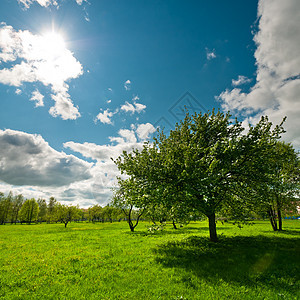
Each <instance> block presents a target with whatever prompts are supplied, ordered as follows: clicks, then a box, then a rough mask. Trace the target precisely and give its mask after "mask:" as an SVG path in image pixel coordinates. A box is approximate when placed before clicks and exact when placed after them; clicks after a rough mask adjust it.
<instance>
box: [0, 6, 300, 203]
mask: <svg viewBox="0 0 300 300" xmlns="http://www.w3.org/2000/svg"><path fill="white" fill-rule="evenodd" d="M299 19H300V2H299V0H285V1H282V0H259V1H255V0H243V1H237V0H228V1H223V0H211V1H204V0H203V1H202V0H201V1H199V0H196V1H193V0H188V1H184V0H164V1H162V0H160V1H158V0H128V1H121V0H119V1H115V0H101V1H100V0H88V1H87V0H1V2H0V191H2V192H4V193H8V192H9V191H12V192H13V193H14V194H19V193H22V194H23V195H24V196H25V197H26V198H31V197H35V198H44V199H49V198H50V197H51V196H54V197H55V198H56V199H57V200H59V201H60V202H62V203H65V204H73V205H79V206H80V207H89V206H92V205H95V204H100V205H105V204H107V203H108V202H109V200H110V197H111V193H112V192H111V188H112V187H113V186H115V184H116V176H118V175H119V171H118V169H117V168H116V166H115V165H114V163H113V161H112V160H111V157H112V158H117V157H118V156H119V155H120V154H121V153H122V151H124V150H126V151H131V150H132V149H133V148H138V149H140V148H141V147H142V145H143V143H144V142H145V141H147V140H150V141H151V138H152V137H153V135H154V134H155V130H156V128H158V127H159V128H165V130H166V131H168V130H170V129H171V128H173V127H174V125H175V123H176V122H178V121H179V120H180V119H182V117H183V114H182V108H183V107H184V106H186V107H187V109H188V110H189V111H190V112H194V111H195V112H200V111H201V112H207V111H211V110H212V109H213V108H216V109H220V110H222V111H224V112H226V111H228V110H229V111H230V112H231V114H232V115H233V116H236V117H238V119H239V120H240V121H242V122H243V124H244V125H245V126H246V125H247V124H248V123H251V124H255V123H256V122H257V121H258V120H259V118H260V117H261V116H262V115H268V116H269V118H270V120H271V121H272V122H273V123H274V124H278V123H280V122H281V120H282V119H283V117H285V116H287V121H286V123H285V128H286V130H287V132H286V133H285V134H284V136H283V139H284V140H285V141H287V142H291V143H292V144H293V145H294V147H295V148H296V149H299V148H300V130H299V128H300V117H299V116H300V100H299V95H300V55H299V49H300V26H299Z"/></svg>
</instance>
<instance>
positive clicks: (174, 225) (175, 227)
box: [173, 220, 177, 229]
mask: <svg viewBox="0 0 300 300" xmlns="http://www.w3.org/2000/svg"><path fill="white" fill-rule="evenodd" d="M173 228H174V229H177V226H176V224H175V221H174V220H173Z"/></svg>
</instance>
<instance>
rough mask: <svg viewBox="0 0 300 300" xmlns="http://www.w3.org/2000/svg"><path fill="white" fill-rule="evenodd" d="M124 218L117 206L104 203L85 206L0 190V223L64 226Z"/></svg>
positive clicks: (52, 198)
mask: <svg viewBox="0 0 300 300" xmlns="http://www.w3.org/2000/svg"><path fill="white" fill-rule="evenodd" d="M123 219H124V216H123V215H122V212H121V210H120V209H118V208H116V207H112V206H110V205H106V206H104V207H102V206H100V205H94V206H92V207H90V208H88V209H83V208H79V206H75V205H64V204H61V203H60V202H59V201H57V200H56V199H55V198H54V197H51V198H50V199H49V201H46V200H45V199H41V198H40V199H37V200H36V199H34V198H31V199H25V198H24V197H23V195H21V194H19V195H15V196H14V195H13V193H12V192H9V193H8V195H7V196H5V195H4V194H3V193H1V192H0V225H4V224H7V223H10V224H17V223H21V224H31V223H42V222H45V223H49V224H50V223H58V222H59V223H63V224H64V225H65V227H67V225H68V223H69V222H72V221H77V222H78V221H89V222H113V221H121V220H123Z"/></svg>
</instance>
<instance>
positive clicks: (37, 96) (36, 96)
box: [30, 90, 44, 107]
mask: <svg viewBox="0 0 300 300" xmlns="http://www.w3.org/2000/svg"><path fill="white" fill-rule="evenodd" d="M30 100H31V101H36V103H35V107H38V106H44V96H43V95H42V94H41V93H40V92H39V91H38V90H35V91H34V92H33V93H32V97H31V98H30Z"/></svg>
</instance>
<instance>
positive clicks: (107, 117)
mask: <svg viewBox="0 0 300 300" xmlns="http://www.w3.org/2000/svg"><path fill="white" fill-rule="evenodd" d="M115 113H116V112H112V111H109V109H106V110H105V111H103V113H102V112H100V113H99V114H98V115H97V117H96V118H95V120H94V122H95V123H97V121H100V122H101V123H103V124H113V123H112V121H111V117H112V116H113V115H114V114H115Z"/></svg>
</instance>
